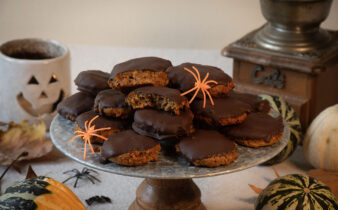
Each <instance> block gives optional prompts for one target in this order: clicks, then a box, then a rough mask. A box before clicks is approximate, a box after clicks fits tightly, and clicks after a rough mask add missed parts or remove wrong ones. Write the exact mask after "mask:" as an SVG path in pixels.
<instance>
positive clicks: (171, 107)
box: [126, 91, 189, 115]
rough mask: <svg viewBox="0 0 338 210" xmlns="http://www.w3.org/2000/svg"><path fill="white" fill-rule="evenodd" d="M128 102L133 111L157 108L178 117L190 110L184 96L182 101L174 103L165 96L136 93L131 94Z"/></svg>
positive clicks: (127, 99)
mask: <svg viewBox="0 0 338 210" xmlns="http://www.w3.org/2000/svg"><path fill="white" fill-rule="evenodd" d="M126 102H127V103H128V104H129V105H130V106H132V107H133V109H144V108H156V109H158V110H163V111H166V112H172V113H175V114H176V115H180V113H181V112H182V111H184V110H187V109H188V108H189V102H188V100H187V99H186V98H185V97H183V96H182V100H180V101H173V100H171V99H170V98H167V97H165V96H163V95H158V94H155V93H152V94H149V93H137V92H135V91H133V92H131V93H129V95H128V96H127V98H126Z"/></svg>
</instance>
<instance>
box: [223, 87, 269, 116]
mask: <svg viewBox="0 0 338 210" xmlns="http://www.w3.org/2000/svg"><path fill="white" fill-rule="evenodd" d="M229 96H230V97H233V98H236V99H238V100H240V101H243V102H244V103H247V104H249V105H250V106H251V107H252V109H253V110H254V111H255V112H264V113H269V112H270V109H271V107H270V104H269V102H268V101H267V100H262V99H260V98H259V97H258V96H257V95H252V94H248V93H239V92H235V91H233V90H232V91H230V92H229Z"/></svg>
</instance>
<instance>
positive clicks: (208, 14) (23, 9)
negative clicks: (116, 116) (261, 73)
mask: <svg viewBox="0 0 338 210" xmlns="http://www.w3.org/2000/svg"><path fill="white" fill-rule="evenodd" d="M264 22H265V20H264V18H263V16H262V15H261V12H260V6H259V1H258V0H0V41H5V40H9V39H15V38H23V37H25V38H26V37H42V38H49V39H56V40H58V41H61V42H64V43H66V44H86V45H110V46H131V47H160V48H188V49H194V48H198V49H217V50H220V49H221V48H223V47H224V46H225V45H227V44H229V43H231V42H233V41H235V40H236V39H238V38H240V37H242V36H243V35H244V34H246V33H247V32H249V31H251V30H253V29H255V28H257V27H259V26H261V25H262V24H263V23H264ZM322 26H323V27H325V28H330V29H334V30H338V1H337V0H334V1H333V5H332V8H331V12H330V15H329V17H328V19H327V20H326V21H325V22H324V24H323V25H322Z"/></svg>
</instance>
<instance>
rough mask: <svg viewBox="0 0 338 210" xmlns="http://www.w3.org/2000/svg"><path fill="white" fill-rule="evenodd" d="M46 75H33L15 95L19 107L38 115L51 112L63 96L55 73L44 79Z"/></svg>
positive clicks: (63, 93) (35, 115)
mask: <svg viewBox="0 0 338 210" xmlns="http://www.w3.org/2000/svg"><path fill="white" fill-rule="evenodd" d="M46 76H48V74H47V75H41V74H38V75H33V76H31V77H30V79H29V80H28V81H27V84H26V88H24V89H23V90H22V91H21V92H19V93H18V95H17V101H18V104H19V105H20V107H21V108H22V109H23V110H24V111H26V112H27V113H28V114H30V115H32V116H34V117H38V116H41V115H43V114H46V113H53V112H54V111H55V109H56V106H57V105H58V103H60V102H61V101H62V100H63V98H64V97H65V92H64V90H62V88H61V87H60V82H59V80H58V77H57V76H56V74H55V73H52V74H51V75H50V78H49V79H48V80H45V79H46V78H44V77H46Z"/></svg>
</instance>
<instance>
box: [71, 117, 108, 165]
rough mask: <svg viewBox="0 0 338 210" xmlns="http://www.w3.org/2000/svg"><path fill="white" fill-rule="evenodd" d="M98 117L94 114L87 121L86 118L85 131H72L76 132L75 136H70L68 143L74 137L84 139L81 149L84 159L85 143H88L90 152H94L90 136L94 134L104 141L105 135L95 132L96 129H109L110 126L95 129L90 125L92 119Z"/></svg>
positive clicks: (85, 152)
mask: <svg viewBox="0 0 338 210" xmlns="http://www.w3.org/2000/svg"><path fill="white" fill-rule="evenodd" d="M98 117H99V115H96V116H95V117H93V118H92V119H91V120H90V121H89V123H88V120H86V121H85V123H84V127H85V131H74V134H78V135H76V136H74V137H73V138H71V139H70V140H69V143H70V142H72V141H73V140H74V139H76V138H82V139H83V140H84V144H85V145H84V151H83V159H86V154H87V143H88V145H89V148H90V150H91V151H92V153H93V154H94V153H95V152H94V149H93V146H92V144H91V137H93V136H96V137H98V138H101V139H103V140H104V141H106V140H107V138H106V137H104V136H101V135H99V134H97V132H98V131H104V130H110V129H111V128H110V127H107V128H99V129H95V125H93V126H92V123H93V122H94V120H96V119H97V118H98Z"/></svg>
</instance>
